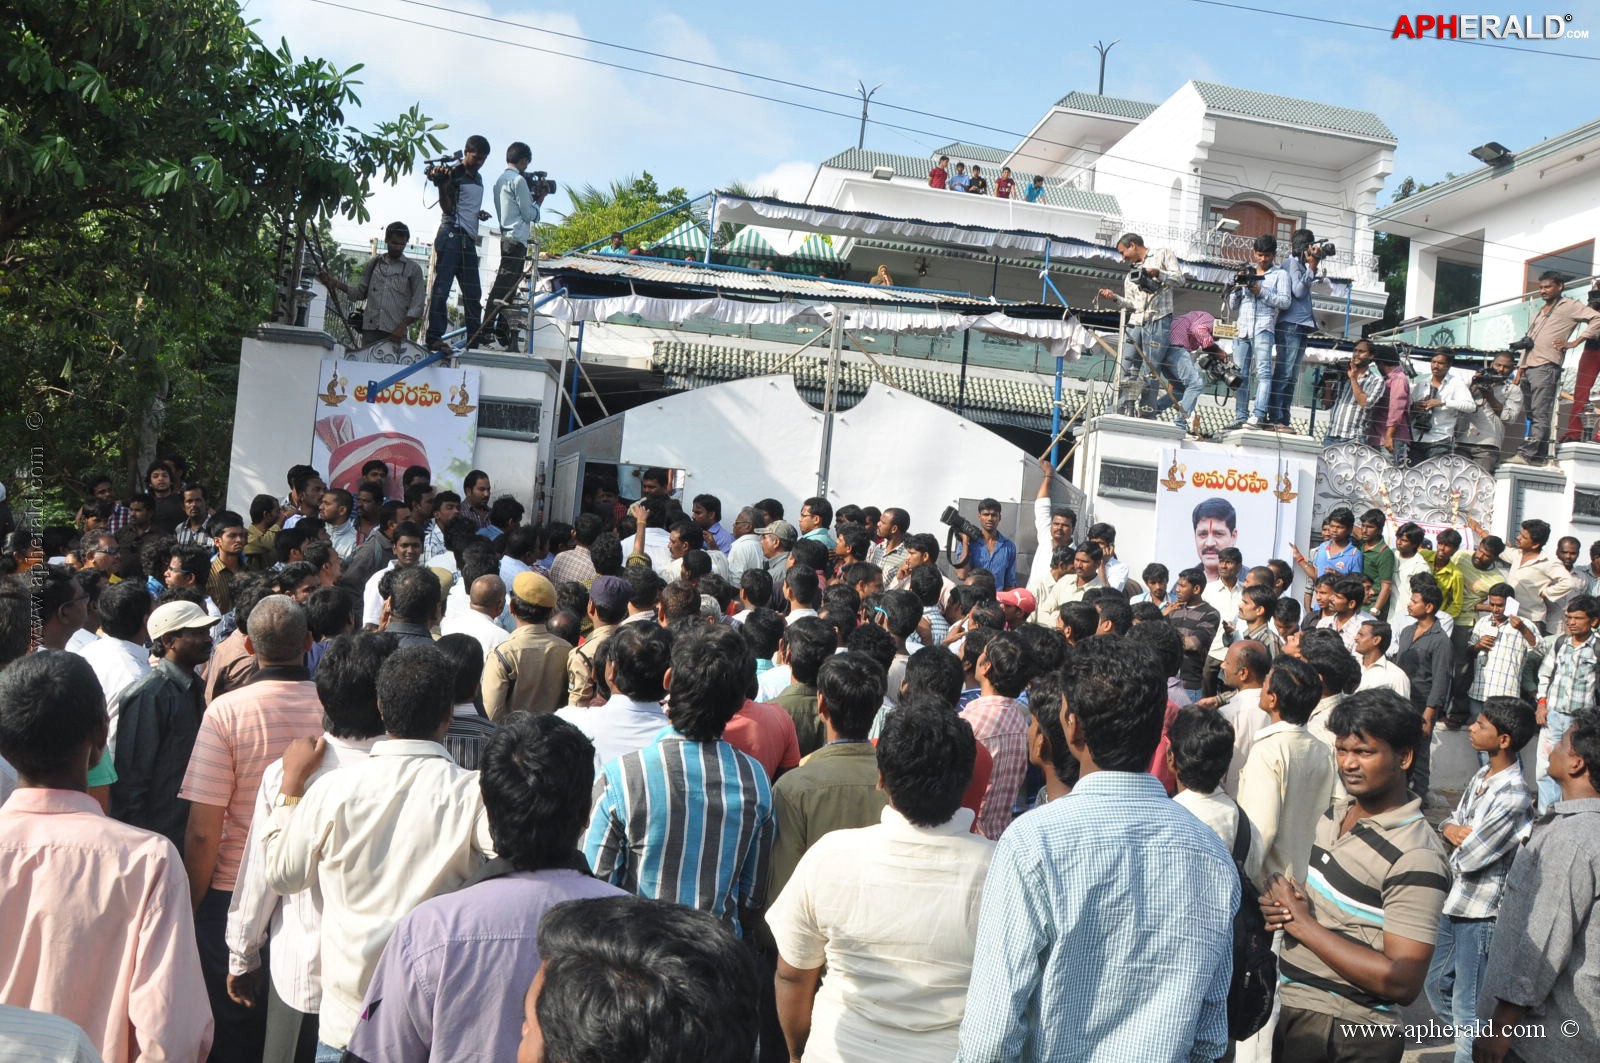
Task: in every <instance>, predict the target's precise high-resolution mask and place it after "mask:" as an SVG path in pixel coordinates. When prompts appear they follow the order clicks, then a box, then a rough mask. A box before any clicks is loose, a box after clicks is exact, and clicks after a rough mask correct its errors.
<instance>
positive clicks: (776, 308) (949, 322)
mask: <svg viewBox="0 0 1600 1063" xmlns="http://www.w3.org/2000/svg"><path fill="white" fill-rule="evenodd" d="M540 311H541V313H545V314H548V315H549V316H550V317H552V318H554V319H556V320H558V321H565V322H569V323H571V322H576V321H608V320H610V319H611V318H612V317H614V316H616V315H618V314H637V315H638V316H639V317H641V318H644V319H645V320H646V321H672V322H678V323H681V322H684V321H688V320H690V319H691V318H710V319H712V320H714V321H721V322H723V323H725V324H732V325H780V324H788V323H790V322H793V321H802V320H810V321H820V322H823V323H825V324H830V325H831V324H832V322H833V304H818V303H802V302H797V301H795V300H791V299H785V300H780V301H777V302H767V301H761V302H752V301H747V300H742V299H727V298H723V297H721V296H713V297H711V298H708V299H657V298H651V297H648V296H642V295H623V296H616V297H613V298H606V299H574V298H572V297H570V296H565V295H563V296H558V297H556V298H555V299H552V300H550V301H549V302H548V303H545V304H543V305H542V306H541V307H540ZM843 312H844V315H845V326H846V327H847V328H862V329H870V330H872V331H873V332H901V333H908V334H915V335H937V334H939V333H944V332H964V331H966V330H967V329H977V330H978V331H980V332H988V333H991V334H993V335H996V336H1008V337H1011V338H1013V339H1019V340H1026V341H1029V342H1032V343H1041V344H1044V345H1045V347H1046V348H1047V349H1048V350H1049V351H1050V353H1051V354H1052V355H1053V356H1055V357H1057V358H1076V357H1078V356H1079V355H1081V354H1082V353H1083V352H1084V351H1085V350H1087V349H1088V348H1089V347H1090V346H1092V345H1093V344H1094V336H1093V334H1092V333H1091V332H1090V331H1089V330H1088V329H1086V328H1085V327H1084V326H1083V325H1082V324H1081V323H1080V322H1079V321H1078V319H1077V317H1075V316H1073V315H1070V314H1069V315H1067V316H1065V317H1064V318H1024V317H1012V316H1011V315H1009V314H1006V313H1004V312H1003V311H999V310H996V311H993V312H991V313H988V314H983V315H975V314H955V313H950V312H949V311H943V310H934V311H920V310H894V309H889V308H884V307H876V306H857V305H847V306H845V307H844V308H843Z"/></svg>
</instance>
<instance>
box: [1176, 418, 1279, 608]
mask: <svg viewBox="0 0 1600 1063" xmlns="http://www.w3.org/2000/svg"><path fill="white" fill-rule="evenodd" d="M1160 467H1161V469H1162V476H1161V478H1160V479H1159V480H1158V481H1157V485H1156V559H1157V560H1159V561H1160V562H1161V563H1162V564H1164V565H1166V566H1167V568H1168V569H1169V570H1170V577H1171V579H1172V581H1173V582H1174V583H1175V582H1176V581H1177V578H1178V573H1179V572H1181V571H1182V570H1183V569H1186V568H1191V567H1194V566H1196V565H1198V566H1199V567H1201V568H1203V569H1204V570H1205V573H1206V580H1207V582H1210V581H1212V580H1215V579H1216V578H1217V553H1218V551H1220V550H1222V549H1224V548H1226V547H1229V546H1234V547H1237V548H1238V549H1239V552H1240V553H1241V554H1243V555H1244V566H1245V568H1250V567H1251V566H1254V565H1264V564H1266V563H1267V561H1268V559H1270V558H1274V557H1288V556H1289V542H1290V540H1291V539H1292V538H1293V537H1294V530H1295V526H1296V523H1295V521H1296V517H1297V515H1298V513H1299V507H1300V496H1301V492H1302V491H1303V490H1304V489H1305V487H1306V486H1309V484H1308V483H1306V482H1304V477H1305V474H1306V470H1305V469H1304V468H1303V466H1302V463H1301V462H1298V461H1294V460H1291V459H1289V458H1263V457H1255V456H1251V455H1245V454H1230V453H1225V452H1215V453H1213V452H1210V451H1200V450H1176V449H1171V448H1169V449H1166V450H1163V451H1162V452H1161V466H1160Z"/></svg>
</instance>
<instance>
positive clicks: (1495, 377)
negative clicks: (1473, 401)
mask: <svg viewBox="0 0 1600 1063" xmlns="http://www.w3.org/2000/svg"><path fill="white" fill-rule="evenodd" d="M1510 379H1511V372H1510V371H1509V370H1507V371H1506V372H1504V373H1497V372H1495V368H1494V366H1492V365H1486V366H1484V367H1483V368H1482V369H1480V370H1478V371H1477V372H1476V373H1473V374H1472V383H1471V385H1470V386H1471V388H1472V390H1473V391H1488V390H1489V389H1490V388H1493V387H1499V386H1500V385H1501V384H1504V383H1505V382H1506V381H1507V380H1510Z"/></svg>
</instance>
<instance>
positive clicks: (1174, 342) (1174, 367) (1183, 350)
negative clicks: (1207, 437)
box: [1156, 310, 1228, 435]
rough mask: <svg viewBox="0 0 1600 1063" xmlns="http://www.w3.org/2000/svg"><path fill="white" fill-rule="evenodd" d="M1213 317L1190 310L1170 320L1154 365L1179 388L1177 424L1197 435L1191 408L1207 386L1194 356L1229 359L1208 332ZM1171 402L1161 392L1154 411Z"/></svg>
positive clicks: (1203, 312) (1162, 408) (1158, 411)
mask: <svg viewBox="0 0 1600 1063" xmlns="http://www.w3.org/2000/svg"><path fill="white" fill-rule="evenodd" d="M1216 320H1217V319H1216V318H1214V317H1212V316H1211V315H1210V314H1208V313H1206V312H1205V311H1204V310H1191V311H1189V313H1187V314H1183V315H1182V316H1180V317H1175V318H1173V319H1172V332H1171V334H1170V336H1169V337H1168V339H1167V347H1166V349H1165V350H1164V351H1163V352H1162V353H1161V355H1160V357H1159V359H1158V361H1157V366H1158V368H1160V370H1161V372H1162V373H1164V374H1165V375H1166V377H1167V379H1168V380H1170V381H1171V382H1172V385H1173V387H1175V388H1180V389H1181V393H1180V394H1179V395H1178V408H1179V409H1180V410H1182V411H1183V412H1182V413H1181V414H1180V415H1179V417H1178V423H1179V424H1181V425H1183V426H1184V427H1186V428H1188V429H1189V431H1190V433H1191V434H1196V435H1198V433H1199V427H1200V426H1199V425H1197V424H1195V423H1194V420H1193V419H1194V408H1195V407H1196V406H1197V405H1199V403H1200V395H1201V393H1203V392H1204V391H1205V389H1206V385H1205V381H1204V380H1203V379H1202V378H1201V376H1200V369H1199V367H1198V366H1197V365H1196V364H1195V360H1194V356H1195V355H1197V354H1199V353H1200V352H1201V351H1208V352H1210V353H1211V354H1214V355H1217V356H1219V357H1221V358H1222V359H1223V360H1226V359H1227V358H1228V352H1227V351H1225V350H1223V349H1222V347H1221V346H1219V345H1218V343H1217V340H1216V337H1215V336H1213V335H1212V334H1211V326H1212V325H1213V324H1215V322H1216ZM1171 405H1172V395H1171V394H1170V393H1168V394H1164V395H1162V396H1161V397H1160V398H1159V399H1157V400H1156V412H1157V413H1160V412H1161V411H1162V410H1164V409H1166V408H1167V407H1169V406H1171Z"/></svg>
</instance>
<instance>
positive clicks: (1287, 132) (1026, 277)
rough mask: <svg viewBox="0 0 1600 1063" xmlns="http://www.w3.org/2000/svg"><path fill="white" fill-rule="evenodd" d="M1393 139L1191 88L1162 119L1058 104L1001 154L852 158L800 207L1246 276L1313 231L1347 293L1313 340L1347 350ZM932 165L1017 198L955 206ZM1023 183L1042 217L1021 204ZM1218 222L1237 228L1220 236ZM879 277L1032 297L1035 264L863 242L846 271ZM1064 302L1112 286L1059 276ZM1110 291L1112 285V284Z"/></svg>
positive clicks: (1075, 96) (1188, 303)
mask: <svg viewBox="0 0 1600 1063" xmlns="http://www.w3.org/2000/svg"><path fill="white" fill-rule="evenodd" d="M1394 146H1395V137H1394V134H1393V133H1392V132H1391V131H1390V130H1389V128H1388V126H1386V125H1385V124H1384V122H1383V120H1382V119H1381V118H1379V117H1378V116H1377V115H1375V114H1372V113H1371V112H1368V111H1358V110H1352V109H1350V108H1346V107H1338V106H1334V105H1331V104H1324V103H1316V102H1312V101H1309V100H1298V99H1293V98H1290V97H1287V96H1275V95H1271V94H1268V93H1262V92H1254V91H1250V90H1246V89H1237V88H1232V87H1229V86H1226V85H1218V84H1213V83H1210V82H1202V81H1191V82H1188V83H1187V84H1185V85H1184V86H1183V87H1182V88H1180V89H1178V91H1177V92H1175V93H1173V94H1172V96H1170V97H1168V98H1167V99H1166V100H1165V101H1163V102H1161V103H1159V104H1151V103H1141V102H1137V101H1133V100H1122V99H1116V98H1114V97H1109V96H1099V95H1095V94H1092V93H1083V92H1073V93H1069V94H1068V95H1066V96H1065V97H1063V98H1062V99H1060V100H1059V101H1057V102H1056V103H1055V105H1054V106H1052V107H1051V108H1050V110H1049V111H1048V112H1046V113H1045V115H1044V116H1043V117H1042V118H1041V119H1040V120H1039V121H1038V123H1037V124H1036V125H1035V126H1034V128H1033V129H1032V130H1030V131H1029V133H1028V134H1027V135H1026V136H1025V137H1023V138H1022V140H1021V141H1020V142H1019V143H1018V144H1016V145H1015V146H1014V147H1012V148H1010V149H1008V150H1004V151H1002V150H999V149H993V148H979V147H972V146H968V145H961V144H952V145H949V146H947V147H946V148H942V149H940V150H939V151H938V152H935V153H933V156H932V157H931V158H923V157H920V156H909V155H893V154H886V153H882V152H874V151H863V150H860V149H849V150H846V151H843V152H841V153H839V154H838V155H835V156H834V157H832V158H830V159H828V160H827V161H826V162H824V163H822V164H821V165H820V166H819V168H818V171H817V176H816V178H815V179H814V180H813V182H812V185H811V189H810V191H809V192H808V194H807V196H806V201H807V202H808V203H810V204H812V205H816V206H826V207H832V208H836V209H843V210H852V211H866V212H871V213H875V214H882V215H885V216H888V217H895V218H920V219H926V220H929V221H939V222H946V223H951V224H961V225H976V226H985V227H990V228H996V229H1007V230H1026V231H1030V232H1038V233H1044V234H1047V235H1050V236H1054V237H1064V238H1076V239H1080V240H1087V241H1091V242H1097V243H1100V244H1107V243H1110V242H1112V241H1114V240H1115V239H1116V237H1117V236H1118V235H1119V234H1121V233H1123V232H1127V231H1132V232H1137V233H1139V234H1140V235H1141V236H1143V237H1144V238H1145V242H1146V243H1147V244H1149V245H1151V246H1166V247H1170V248H1172V249H1173V250H1174V251H1176V252H1177V254H1178V255H1179V257H1180V258H1184V259H1187V260H1191V261H1195V262H1222V263H1228V262H1242V261H1244V260H1245V258H1246V257H1247V254H1248V250H1249V247H1250V243H1251V241H1252V240H1253V239H1254V238H1255V237H1256V236H1258V235H1261V234H1264V233H1271V234H1274V235H1276V236H1277V237H1278V242H1279V245H1280V247H1283V248H1284V249H1285V250H1287V245H1288V238H1289V233H1290V232H1291V231H1293V230H1294V229H1298V228H1302V227H1304V228H1310V229H1312V230H1314V231H1315V232H1316V233H1317V235H1318V236H1319V237H1320V238H1323V239H1331V240H1332V241H1334V242H1335V244H1336V245H1337V246H1338V248H1339V254H1338V255H1337V256H1335V257H1334V258H1333V259H1332V260H1331V261H1329V262H1328V263H1326V268H1327V272H1328V274H1329V276H1331V277H1337V278H1341V279H1348V280H1349V281H1351V282H1352V289H1351V294H1350V296H1349V298H1348V299H1346V298H1345V297H1344V296H1343V294H1340V295H1339V296H1337V297H1335V296H1333V295H1331V294H1328V295H1324V296H1322V297H1320V298H1317V299H1316V300H1315V305H1316V309H1317V311H1318V318H1319V322H1320V324H1321V325H1322V328H1323V329H1324V331H1328V332H1331V333H1333V334H1335V335H1341V334H1345V333H1347V332H1348V334H1349V335H1352V336H1353V335H1357V334H1359V332H1360V330H1361V326H1362V325H1363V324H1364V323H1366V322H1369V321H1372V320H1374V319H1376V318H1377V317H1379V316H1380V315H1381V314H1382V312H1383V305H1384V301H1385V298H1386V293H1385V291H1384V288H1383V285H1382V283H1381V281H1380V279H1379V277H1378V273H1377V259H1376V257H1375V256H1374V255H1373V253H1372V236H1373V233H1372V228H1371V225H1370V224H1369V217H1370V215H1371V214H1372V212H1373V211H1374V210H1375V209H1376V207H1377V198H1378V193H1379V192H1380V191H1381V189H1382V188H1383V183H1384V180H1385V179H1386V178H1387V177H1388V176H1389V174H1390V172H1391V170H1392V169H1393V160H1394ZM940 154H947V155H949V156H950V158H951V164H952V167H953V166H954V163H955V162H956V161H957V160H960V161H963V162H966V163H967V164H968V165H969V166H970V165H973V164H977V165H980V166H982V167H983V170H984V174H985V176H986V177H988V178H989V181H990V185H991V188H992V186H993V183H994V178H995V177H997V176H998V174H999V170H1000V168H1001V167H1002V166H1009V167H1010V168H1011V171H1012V176H1013V178H1014V179H1015V180H1016V181H1017V193H1016V194H1017V197H1018V198H1017V199H1016V200H1013V201H1010V202H1007V201H1005V200H1000V199H998V198H996V197H994V196H992V195H991V196H988V197H982V196H962V195H957V194H954V193H950V192H944V191H940V190H937V189H933V188H930V187H929V186H928V177H927V175H928V170H929V168H930V167H931V165H932V161H933V159H936V158H937V157H938V156H939V155H940ZM1035 174H1038V175H1042V176H1043V177H1044V178H1045V186H1046V194H1045V196H1044V199H1043V202H1042V203H1040V204H1031V203H1026V202H1023V201H1021V195H1022V191H1023V189H1025V188H1026V187H1027V186H1028V185H1029V184H1030V183H1031V182H1032V179H1033V177H1034V175H1035ZM1223 220H1227V221H1228V222H1230V223H1235V224H1236V225H1237V228H1236V229H1235V230H1234V231H1233V232H1232V233H1231V234H1226V235H1225V234H1223V233H1220V232H1218V231H1217V224H1218V222H1220V221H1223ZM879 262H882V263H884V264H886V265H888V266H889V267H890V272H891V273H892V274H893V276H894V277H895V279H896V281H897V282H898V283H902V284H908V283H909V284H916V285H919V286H923V287H930V288H944V289H956V290H965V291H971V292H973V293H974V294H989V293H990V292H991V291H992V292H993V294H995V295H997V296H999V297H1001V298H1016V299H1021V298H1037V297H1038V293H1039V282H1038V279H1037V272H1038V268H1039V264H1038V263H1023V262H1017V261H1015V260H1011V261H1008V260H1007V259H1005V258H1004V257H1003V256H1002V257H1001V258H1000V259H998V260H995V259H993V258H988V259H985V258H983V257H982V256H978V255H974V254H972V253H971V252H970V251H963V252H960V253H958V254H955V255H943V254H941V253H940V251H939V249H937V248H928V247H917V246H914V245H908V244H904V243H891V242H884V241H873V240H870V239H863V240H859V241H857V242H856V244H855V245H854V248H853V257H852V263H851V264H852V267H853V268H854V270H855V271H856V272H860V273H861V274H862V275H863V276H865V275H866V274H869V273H870V272H871V271H872V270H873V269H874V268H875V267H876V264H877V263H879ZM1055 272H1058V273H1060V274H1061V275H1063V276H1066V277H1071V276H1073V275H1075V274H1084V275H1085V279H1084V280H1083V281H1082V282H1081V283H1072V282H1070V281H1069V282H1066V283H1063V282H1062V281H1061V280H1057V283H1058V285H1060V286H1061V288H1062V291H1063V293H1064V294H1066V295H1067V296H1068V298H1069V300H1071V301H1073V302H1074V303H1077V302H1078V301H1079V300H1081V301H1082V302H1083V303H1087V302H1088V301H1089V300H1090V299H1092V298H1093V293H1094V291H1095V290H1097V289H1098V288H1099V287H1102V286H1107V285H1108V280H1109V274H1110V272H1111V271H1109V270H1107V269H1105V268H1103V267H1101V268H1097V269H1095V270H1092V271H1083V270H1081V269H1077V268H1075V267H1073V266H1070V265H1061V266H1060V267H1058V269H1057V270H1055ZM1109 286H1111V287H1117V286H1118V285H1116V284H1114V283H1112V284H1109ZM1215 304H1216V290H1215V288H1212V289H1211V290H1210V291H1209V292H1204V293H1202V292H1194V293H1188V294H1185V295H1182V296H1180V309H1195V308H1204V309H1215Z"/></svg>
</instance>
